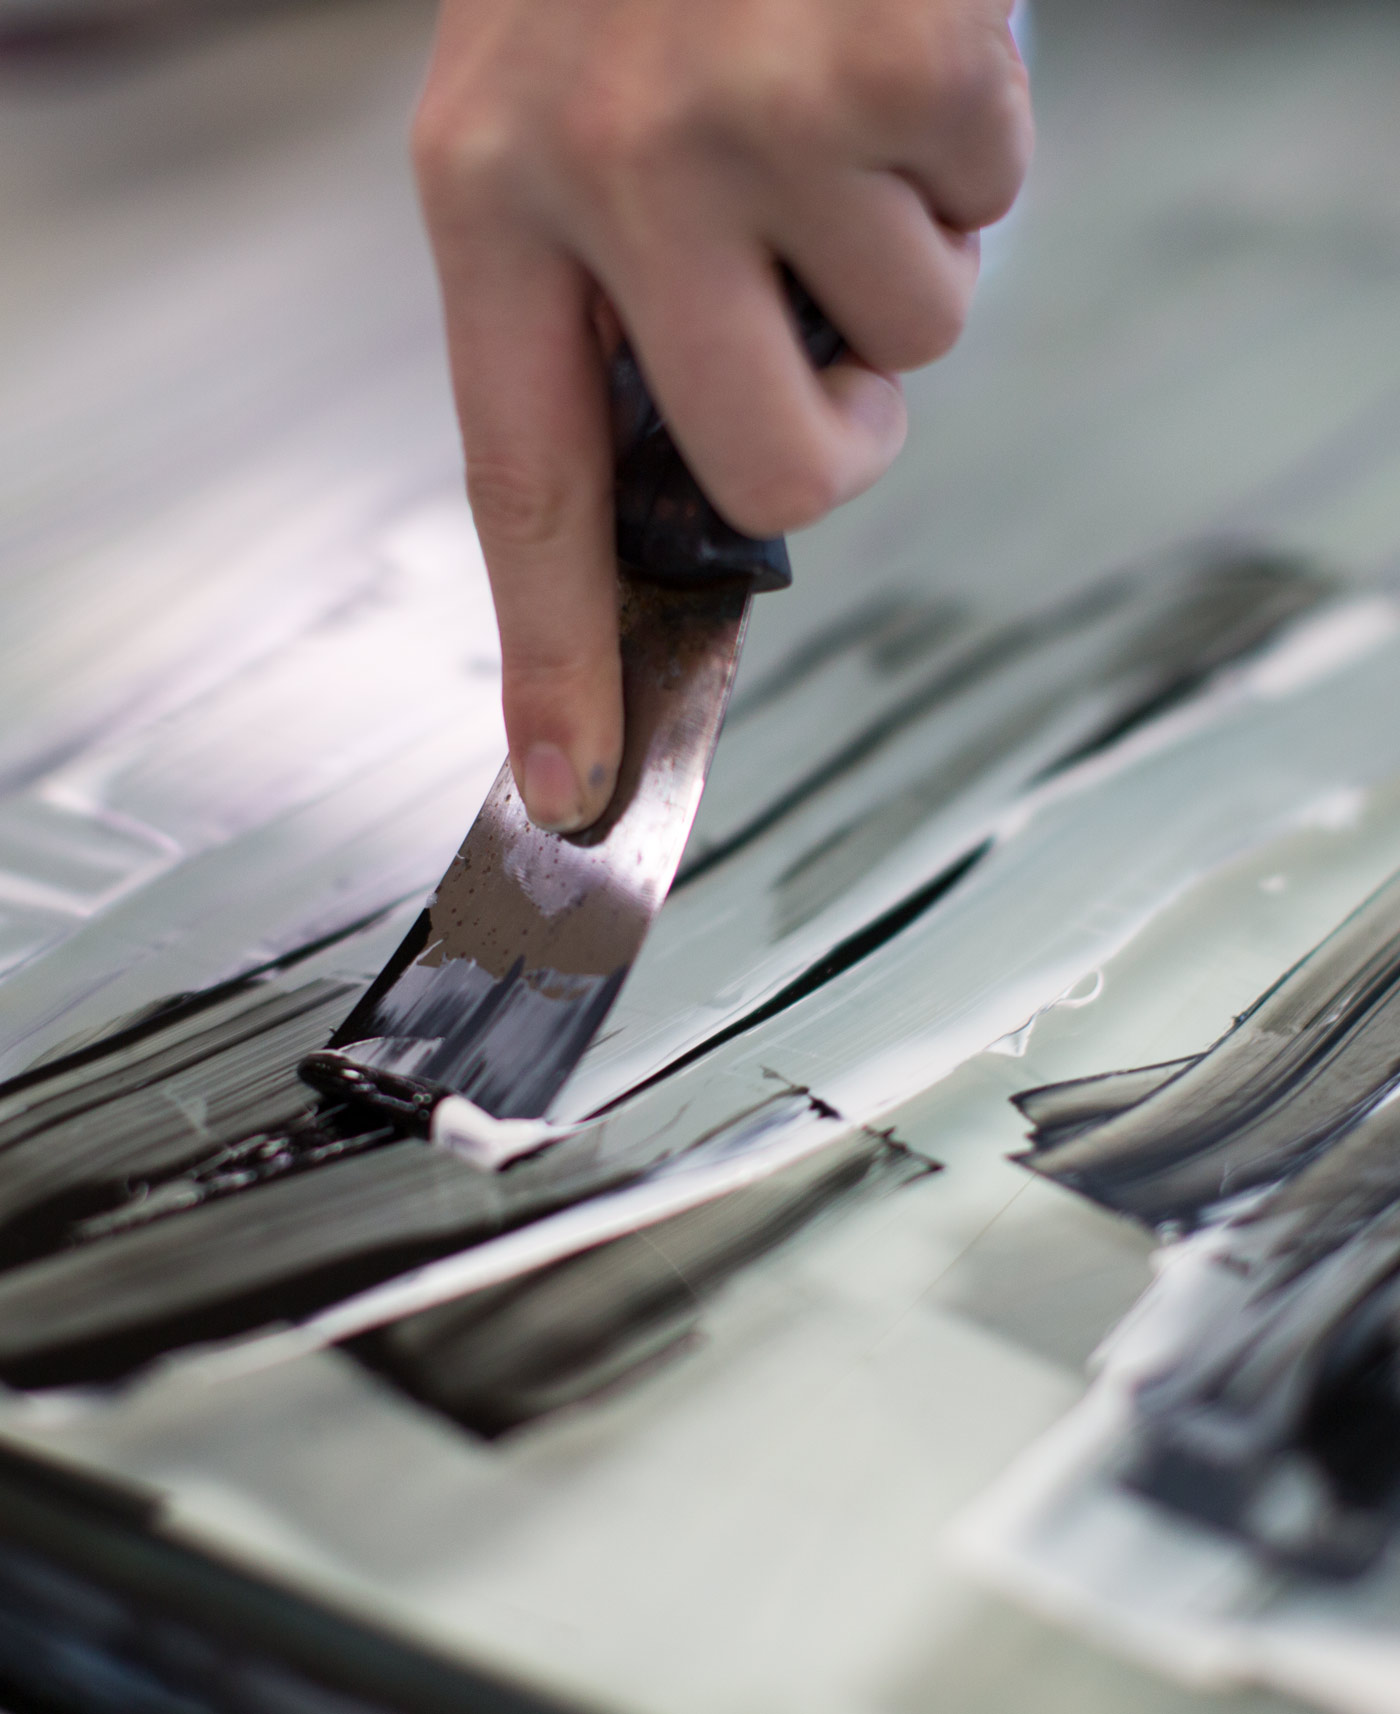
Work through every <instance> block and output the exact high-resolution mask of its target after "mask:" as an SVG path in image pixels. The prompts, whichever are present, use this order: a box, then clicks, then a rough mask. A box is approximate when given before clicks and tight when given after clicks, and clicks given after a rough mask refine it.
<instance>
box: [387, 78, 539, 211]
mask: <svg viewBox="0 0 1400 1714" xmlns="http://www.w3.org/2000/svg"><path fill="white" fill-rule="evenodd" d="M514 132H515V128H514V127H513V126H512V124H511V123H510V122H509V120H508V118H507V117H506V115H505V114H504V113H503V112H501V111H500V110H499V109H498V108H497V107H496V106H495V104H494V103H491V102H489V101H484V100H482V101H478V100H460V101H455V102H452V103H451V104H448V103H446V102H444V101H442V100H440V99H434V98H433V97H432V96H431V95H428V96H425V97H424V99H423V101H422V103H421V104H420V106H419V108H418V112H417V114H416V115H415V117H414V121H413V128H412V131H411V133H410V137H409V145H410V152H411V155H412V160H413V168H414V174H415V177H416V178H417V181H418V187H419V191H420V193H421V195H422V197H423V201H424V204H425V206H426V208H427V210H428V212H429V213H430V214H433V213H435V212H439V211H441V212H449V211H450V212H451V213H453V214H455V215H460V214H462V213H470V212H471V210H472V209H473V208H474V207H477V206H481V205H484V204H487V203H490V202H492V201H494V200H495V199H496V198H497V197H498V196H499V195H500V194H501V193H502V191H503V190H504V189H505V187H506V185H507V184H508V182H509V181H510V179H511V177H512V175H513V174H514V172H515V167H516V160H517V155H518V149H517V144H516V138H515V134H514Z"/></svg>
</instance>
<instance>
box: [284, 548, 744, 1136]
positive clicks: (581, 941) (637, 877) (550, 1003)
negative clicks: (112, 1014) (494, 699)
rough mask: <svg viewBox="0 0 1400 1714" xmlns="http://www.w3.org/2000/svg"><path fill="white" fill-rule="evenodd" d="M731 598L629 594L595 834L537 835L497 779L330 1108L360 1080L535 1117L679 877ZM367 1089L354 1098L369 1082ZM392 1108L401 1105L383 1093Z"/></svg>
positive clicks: (365, 1021)
mask: <svg viewBox="0 0 1400 1714" xmlns="http://www.w3.org/2000/svg"><path fill="white" fill-rule="evenodd" d="M748 605H749V597H748V594H747V593H746V590H745V587H744V586H743V585H741V584H737V583H735V584H716V585H712V586H711V587H710V588H708V589H699V590H684V591H683V590H676V589H664V588H660V587H658V586H655V585H650V584H645V583H640V582H631V581H629V582H627V583H626V584H625V587H624V593H623V602H622V639H623V641H622V651H623V685H624V696H625V699H626V705H627V736H626V742H625V747H624V752H623V760H622V768H621V772H620V775H619V779H618V786H617V791H616V792H615V794H614V796H613V800H612V803H611V804H610V805H609V807H608V809H607V811H606V812H605V813H604V815H603V818H602V820H601V821H599V822H597V823H596V824H595V825H594V826H593V827H591V828H588V829H587V830H586V831H585V832H583V833H580V834H573V835H567V836H566V835H560V834H554V833H545V832H542V831H541V830H540V829H539V828H537V827H535V826H534V825H533V824H532V823H531V821H530V820H529V818H528V816H527V815H526V814H525V810H524V807H523V805H522V804H521V801H520V796H519V793H518V791H517V790H516V786H515V781H514V779H513V778H512V775H511V771H510V767H509V765H507V766H505V767H503V768H502V770H501V773H500V776H499V778H498V779H497V781H496V783H495V785H494V786H493V787H492V789H491V792H490V795H489V796H488V797H487V799H486V802H485V804H484V805H483V806H482V810H481V813H480V815H479V816H478V817H477V819H476V822H475V823H474V824H473V826H472V829H471V831H470V832H469V833H468V835H467V838H466V841H465V843H464V844H463V846H462V849H461V850H460V851H459V852H458V854H457V856H456V857H455V858H454V859H453V860H452V865H451V867H450V868H449V869H448V871H447V873H446V875H444V876H443V879H442V882H441V884H440V885H439V887H438V889H437V892H436V893H435V895H434V896H433V899H432V901H431V902H430V904H429V906H428V908H427V910H425V911H424V913H423V915H422V916H421V917H420V918H419V919H418V921H417V922H416V923H415V924H414V927H413V929H412V930H411V932H410V933H409V934H408V936H407V937H406V938H405V940H404V942H403V944H402V945H401V946H400V948H399V950H398V951H397V953H395V955H394V957H393V958H392V959H391V960H390V962H389V964H388V965H387V966H386V968H385V970H384V972H383V974H382V975H381V976H380V978H379V980H378V981H377V982H376V983H375V984H374V985H373V987H372V988H371V989H370V990H369V992H368V993H367V994H366V996H365V998H364V1000H363V1001H362V1002H361V1003H360V1005H358V1006H357V1007H356V1008H355V1010H354V1012H353V1013H352V1014H351V1016H350V1018H349V1019H348V1020H347V1021H346V1023H345V1025H344V1026H343V1028H342V1029H340V1030H339V1031H338V1032H337V1033H336V1036H335V1038H334V1041H333V1043H332V1047H333V1048H334V1049H336V1050H339V1051H337V1052H333V1053H329V1054H318V1055H315V1056H313V1060H312V1062H311V1063H310V1064H309V1065H308V1067H307V1072H308V1075H310V1076H311V1077H312V1078H313V1080H314V1081H315V1082H316V1083H317V1084H318V1086H321V1087H327V1088H330V1089H333V1090H335V1091H337V1092H340V1093H351V1094H355V1093H362V1092H370V1087H369V1086H370V1084H372V1083H373V1082H374V1077H375V1074H377V1073H387V1074H389V1076H390V1077H392V1078H394V1079H396V1080H397V1079H403V1078H411V1079H414V1080H415V1081H419V1082H422V1083H426V1084H427V1085H429V1086H430V1087H431V1088H434V1089H440V1090H444V1091H451V1092H453V1093H455V1094H459V1095H465V1096H467V1097H469V1098H470V1099H471V1100H472V1101H474V1102H475V1103H476V1104H477V1106H479V1107H481V1108H482V1109H483V1110H484V1111H485V1112H488V1113H491V1114H494V1115H495V1116H496V1117H498V1118H529V1117H534V1116H536V1115H538V1114H542V1113H543V1112H544V1111H545V1109H546V1108H547V1107H548V1105H549V1103H550V1101H551V1100H552V1099H553V1097H554V1095H555V1094H556V1093H557V1092H558V1090H559V1088H560V1086H561V1085H562V1084H563V1082H564V1080H565V1078H567V1076H568V1075H569V1072H570V1071H571V1070H572V1069H573V1067H574V1066H575V1064H577V1062H578V1060H579V1058H580V1057H581V1055H582V1054H583V1052H584V1050H585V1048H586V1047H587V1046H588V1044H589V1042H590V1041H591V1040H592V1039H593V1037H594V1035H595V1034H596V1033H597V1030H598V1026H599V1025H600V1023H601V1022H602V1020H603V1017H604V1015H605V1014H606V1013H607V1011H608V1008H609V1007H610V1006H611V1005H612V1003H613V1001H614V999H616V997H617V993H618V990H619V989H620V988H621V986H622V983H623V980H624V978H625V977H626V975H627V972H628V970H629V968H630V967H631V964H632V960H633V958H634V957H635V956H636V953H637V949H638V948H639V947H640V945H641V943H642V938H643V936H644V935H645V934H646V932H647V929H648V928H649V927H650V926H651V920H652V918H653V917H654V916H655V914H656V912H657V911H658V910H659V909H660V908H661V902H662V900H663V899H664V898H665V897H666V892H667V889H668V888H669V887H670V884H671V880H672V877H673V876H674V875H675V872H676V868H677V866H678V864H679V863H680V859H681V852H682V850H683V849H684V847H685V842H686V838H687V836H688V835H689V833H690V826H691V823H692V821H693V820H694V819H695V812H696V810H697V809H698V808H699V805H700V794H701V792H702V790H703V789H704V784H705V774H706V771H707V769H708V767H709V764H710V758H711V756H712V755H713V753H714V747H715V741H716V739H717V738H718V736H719V728H720V723H721V721H722V719H723V717H724V709H725V706H726V704H727V702H728V700H729V691H730V686H731V684H732V683H733V678H734V669H735V665H736V663H737V660H738V654H739V647H740V644H741V643H742V641H743V634H744V624H745V620H746V618H747V615H748ZM367 1076H368V1078H369V1084H367V1083H366V1081H365V1080H366V1077H367ZM393 1098H394V1100H395V1101H396V1102H397V1101H401V1100H402V1093H401V1092H400V1091H395V1093H394V1097H393Z"/></svg>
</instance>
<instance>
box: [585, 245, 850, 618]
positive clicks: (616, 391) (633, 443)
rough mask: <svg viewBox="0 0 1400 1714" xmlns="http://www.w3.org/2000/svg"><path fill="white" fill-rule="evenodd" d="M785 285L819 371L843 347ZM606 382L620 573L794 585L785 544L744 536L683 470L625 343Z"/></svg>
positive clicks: (655, 579)
mask: <svg viewBox="0 0 1400 1714" xmlns="http://www.w3.org/2000/svg"><path fill="white" fill-rule="evenodd" d="M784 280H785V284H786V286H787V293H788V301H789V303H790V304H791V306H792V310H793V313H794V315H795V316H796V318H797V325H798V329H799V331H800V333H801V337H802V343H803V345H804V346H805V347H806V349H807V355H808V356H809V357H810V358H811V360H812V362H813V364H814V365H815V366H816V367H817V368H818V369H824V368H825V367H826V366H827V364H828V363H831V362H833V361H834V360H835V359H836V358H837V357H838V356H839V355H840V353H841V351H842V350H843V349H844V347H845V342H844V340H843V339H842V338H841V335H840V334H839V333H838V332H837V331H836V329H835V328H834V327H833V326H832V325H831V323H830V322H829V321H828V320H827V319H826V317H825V316H824V315H823V314H822V312H821V310H820V309H818V308H817V306H816V304H815V303H814V302H813V301H812V299H811V298H810V297H809V296H808V295H807V293H806V291H805V290H804V289H803V287H802V286H801V285H800V284H799V283H798V281H797V280H796V278H795V277H794V276H793V275H792V274H791V273H789V272H787V270H784ZM608 381H609V391H610V394H611V400H612V419H613V444H614V446H615V447H616V450H617V466H616V517H617V556H618V559H619V561H620V562H621V564H622V567H623V569H624V570H625V571H626V572H628V573H629V574H630V575H631V576H633V577H641V578H645V579H646V580H647V581H649V582H652V583H665V584H670V585H672V586H673V587H680V588H696V587H698V586H700V585H703V584H708V583H715V582H726V581H729V582H732V581H736V580H743V581H745V582H747V584H748V586H749V588H750V590H753V591H759V590H765V589H786V588H787V587H788V585H789V584H790V583H791V582H792V567H791V565H790V564H789V563H788V551H787V543H786V542H785V541H784V540H783V538H782V537H781V536H771V537H769V538H768V539H767V540H760V539H758V538H757V537H754V536H746V535H742V534H741V533H740V532H739V531H738V530H736V529H735V528H734V527H733V526H732V525H731V524H727V523H726V522H725V521H724V519H723V518H721V517H720V515H719V513H718V512H717V511H716V510H715V509H714V507H713V506H712V505H711V504H710V502H709V501H708V500H707V499H706V497H705V496H704V494H703V493H701V491H700V487H699V484H698V483H697V482H696V480H695V478H694V477H693V476H692V475H691V474H690V471H689V470H688V469H687V468H686V464H685V460H684V459H683V458H682V457H681V455H680V453H679V452H678V451H677V449H676V445H675V442H674V441H673V440H672V439H671V436H670V434H669V433H668V431H667V428H666V425H665V423H664V422H663V421H662V419H661V413H660V412H659V411H658V410H657V408H656V406H655V405H654V404H653V403H652V399H651V395H650V393H648V392H647V388H646V382H645V381H644V380H643V379H642V373H641V370H640V369H639V368H638V367H637V360H636V358H635V357H634V356H633V355H632V350H631V347H630V346H628V345H627V344H625V343H624V344H623V345H622V347H621V348H620V349H619V351H618V353H617V355H616V356H615V357H614V358H613V361H612V368H611V370H610V373H609V377H608Z"/></svg>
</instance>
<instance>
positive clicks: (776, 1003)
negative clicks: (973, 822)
mask: <svg viewBox="0 0 1400 1714" xmlns="http://www.w3.org/2000/svg"><path fill="white" fill-rule="evenodd" d="M991 848H992V841H991V840H990V839H987V840H984V841H983V842H982V843H981V844H980V845H978V846H976V847H975V848H974V849H973V850H971V851H969V852H968V853H967V854H966V855H965V856H962V857H959V858H958V860H957V861H956V862H955V863H950V864H949V866H948V867H947V868H946V869H943V870H941V871H940V872H939V873H938V874H937V875H935V876H934V878H933V879H932V880H931V881H929V882H927V883H926V884H925V885H924V886H922V887H920V888H918V889H917V890H916V891H915V892H912V893H910V894H909V895H908V896H907V897H906V898H903V899H901V900H900V902H899V903H898V904H897V905H894V906H892V907H891V908H890V909H889V910H887V911H883V912H882V913H881V914H880V915H879V916H878V917H876V918H875V920H874V921H873V922H870V923H867V924H866V926H865V927H864V928H863V929H860V930H859V931H858V932H857V933H855V934H852V935H848V936H847V937H846V939H845V940H842V941H838V942H837V944H836V945H835V946H833V947H832V949H831V951H830V952H828V953H826V954H825V955H824V956H823V957H821V958H819V959H817V961H816V962H815V963H814V964H809V965H808V967H807V968H806V969H805V970H804V971H803V972H802V973H801V974H800V975H799V976H796V977H794V978H793V980H792V981H791V982H788V983H786V984H785V985H784V986H783V987H782V988H780V989H779V990H778V992H777V993H776V994H774V995H773V997H772V998H771V999H769V1000H765V1001H764V1002H763V1004H762V1005H761V1006H756V1007H755V1008H754V1009H753V1011H751V1012H745V1013H744V1015H743V1017H741V1018H736V1019H735V1020H734V1022H733V1023H732V1024H726V1025H725V1027H724V1028H723V1029H722V1030H716V1031H715V1033H714V1034H713V1035H711V1036H706V1037H705V1039H704V1041H702V1042H697V1043H696V1045H695V1046H694V1047H692V1048H689V1049H687V1051H686V1052H685V1053H683V1054H679V1055H678V1056H677V1057H676V1058H675V1059H673V1060H671V1061H670V1063H669V1064H667V1065H663V1066H662V1067H661V1069H660V1070H659V1071H654V1072H653V1073H652V1074H651V1076H650V1077H647V1078H644V1079H642V1081H641V1082H639V1083H636V1084H634V1085H633V1086H632V1087H631V1088H630V1089H629V1090H628V1091H627V1092H626V1094H625V1095H620V1096H619V1097H618V1098H617V1100H616V1101H610V1102H609V1103H608V1104H607V1105H606V1106H604V1107H600V1108H599V1109H598V1112H597V1113H595V1114H592V1115H590V1117H593V1118H597V1117H598V1116H599V1115H600V1114H603V1113H607V1112H610V1111H611V1110H612V1108H614V1107H616V1106H618V1105H619V1104H620V1103H621V1102H622V1101H624V1100H626V1101H630V1100H631V1099H632V1097H633V1096H634V1095H638V1094H640V1093H641V1091H642V1090H644V1089H650V1088H652V1087H653V1085H655V1084H657V1083H662V1082H664V1081H665V1080H666V1079H667V1078H668V1077H674V1076H675V1075H676V1073H677V1072H678V1071H684V1070H685V1068H686V1067H687V1066H688V1065H694V1064H695V1063H696V1061H697V1060H701V1059H704V1058H705V1056H706V1055H707V1054H710V1053H713V1052H714V1050H715V1049H716V1048H717V1047H722V1046H723V1045H724V1043H725V1042H728V1041H733V1040H734V1039H735V1037H736V1036H741V1035H746V1034H747V1033H748V1032H749V1031H750V1030H755V1029H757V1028H758V1027H759V1025H760V1024H766V1023H767V1022H768V1020H769V1019H770V1018H776V1017H778V1016H779V1015H780V1014H781V1013H783V1012H786V1011H788V1010H789V1009H790V1008H791V1007H793V1006H795V1005H797V1004H798V1002H799V1001H802V1000H805V999H807V998H808V997H809V996H810V995H812V994H815V993H817V992H818V991H819V990H820V989H822V988H824V987H826V986H827V984H828V983H830V982H834V981H835V980H836V978H837V977H838V976H843V975H844V974H845V973H846V971H848V970H851V969H853V968H854V967H855V966H856V965H857V964H859V963H861V962H862V960H864V959H866V958H869V957H870V956H871V954H872V953H874V952H878V951H879V950H880V948H881V947H882V946H885V945H887V944H888V943H889V942H890V941H892V940H893V939H894V938H895V936H896V935H899V934H902V933H903V932H904V930H905V929H907V928H909V927H910V926H911V925H912V924H914V923H916V922H917V921H918V920H919V918H920V917H922V916H926V915H927V914H928V912H929V911H931V910H932V909H933V908H934V906H935V905H937V904H940V903H941V902H942V901H943V900H944V899H946V898H947V896H948V894H949V893H951V892H952V891H953V889H954V888H955V887H956V886H958V885H959V883H960V882H962V881H964V880H966V878H967V877H968V875H970V874H971V873H972V871H973V870H974V869H975V868H976V867H977V865H978V864H979V863H980V862H981V861H982V859H983V858H984V857H985V856H986V855H987V853H988V852H989V851H990V850H991Z"/></svg>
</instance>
